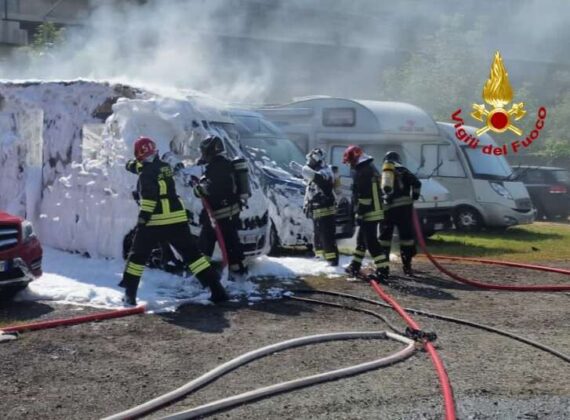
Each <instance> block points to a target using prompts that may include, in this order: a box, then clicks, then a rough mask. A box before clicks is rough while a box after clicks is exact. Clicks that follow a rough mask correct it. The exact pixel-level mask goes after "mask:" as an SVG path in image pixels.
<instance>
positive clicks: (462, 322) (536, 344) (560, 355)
mask: <svg viewBox="0 0 570 420" xmlns="http://www.w3.org/2000/svg"><path fill="white" fill-rule="evenodd" d="M291 292H293V293H320V294H323V295H329V296H338V297H345V298H348V299H353V300H357V301H360V302H367V303H370V304H373V305H378V306H382V307H384V308H390V305H388V304H386V303H383V302H379V301H377V300H373V299H367V298H364V297H360V296H355V295H351V294H348V293H342V292H330V291H328V290H320V289H297V290H291ZM404 309H405V310H406V311H408V312H411V313H414V314H417V315H423V316H427V317H430V318H434V319H439V320H442V321H448V322H453V323H456V324H460V325H467V326H469V327H473V328H478V329H481V330H484V331H489V332H493V333H495V334H499V335H502V336H504V337H509V338H512V339H513V340H516V341H520V342H521V343H524V344H528V345H529V346H532V347H535V348H537V349H539V350H542V351H545V352H547V353H550V354H552V355H553V356H556V357H558V358H560V359H562V360H564V361H565V362H567V363H570V356H568V355H566V354H564V353H561V352H559V351H558V350H556V349H553V348H552V347H549V346H546V345H544V344H542V343H539V342H537V341H534V340H531V339H528V338H524V337H521V336H520V335H517V334H514V333H511V332H508V331H505V330H501V329H498V328H495V327H491V326H488V325H485V324H479V323H477V322H473V321H469V320H466V319H461V318H455V317H451V316H446V315H439V314H435V313H433V312H428V311H423V310H421V309H414V308H404ZM388 325H389V324H388ZM389 326H390V325H389ZM390 328H392V327H391V326H390Z"/></svg>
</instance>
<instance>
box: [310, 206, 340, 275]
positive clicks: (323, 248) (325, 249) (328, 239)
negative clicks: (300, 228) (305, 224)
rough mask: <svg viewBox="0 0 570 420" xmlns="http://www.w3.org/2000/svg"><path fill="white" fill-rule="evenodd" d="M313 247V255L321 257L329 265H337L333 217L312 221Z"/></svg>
mask: <svg viewBox="0 0 570 420" xmlns="http://www.w3.org/2000/svg"><path fill="white" fill-rule="evenodd" d="M313 247H314V251H315V255H317V256H322V257H323V258H324V259H325V260H326V261H327V262H328V263H329V264H330V265H332V266H335V267H336V266H337V265H338V248H337V246H336V220H335V216H334V215H331V216H323V217H318V218H316V219H313Z"/></svg>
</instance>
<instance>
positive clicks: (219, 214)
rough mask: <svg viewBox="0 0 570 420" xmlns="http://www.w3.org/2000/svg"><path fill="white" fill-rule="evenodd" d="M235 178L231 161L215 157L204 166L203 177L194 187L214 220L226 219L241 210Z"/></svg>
mask: <svg viewBox="0 0 570 420" xmlns="http://www.w3.org/2000/svg"><path fill="white" fill-rule="evenodd" d="M235 177H236V175H235V170H234V166H233V164H232V161H231V160H229V159H228V158H226V157H225V156H223V155H216V156H214V158H213V159H212V161H211V162H210V163H208V164H207V165H206V170H205V172H204V176H202V178H200V181H199V184H198V185H197V186H196V187H194V194H195V195H196V196H197V197H200V198H205V199H206V200H208V203H209V204H210V206H211V207H212V211H213V212H214V218H215V219H216V220H221V219H227V218H228V217H231V216H234V215H236V214H238V213H239V212H240V210H241V207H240V201H239V196H238V193H237V187H236V179H235Z"/></svg>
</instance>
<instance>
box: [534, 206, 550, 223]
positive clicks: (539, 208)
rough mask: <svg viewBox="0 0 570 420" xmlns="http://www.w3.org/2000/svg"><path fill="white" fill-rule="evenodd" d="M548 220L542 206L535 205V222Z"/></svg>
mask: <svg viewBox="0 0 570 420" xmlns="http://www.w3.org/2000/svg"><path fill="white" fill-rule="evenodd" d="M545 218H546V219H548V216H547V215H546V212H545V211H544V206H543V205H542V204H537V205H536V220H537V221H539V222H540V221H542V220H544V219H545Z"/></svg>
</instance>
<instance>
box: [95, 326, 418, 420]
mask: <svg viewBox="0 0 570 420" xmlns="http://www.w3.org/2000/svg"><path fill="white" fill-rule="evenodd" d="M363 338H364V339H393V340H397V341H399V342H401V343H404V344H406V347H405V348H404V349H402V350H400V351H398V352H396V353H393V354H391V355H390V356H386V357H382V358H380V359H376V360H373V361H371V362H366V363H361V364H359V365H356V366H351V367H347V368H342V369H337V370H333V371H330V372H326V373H321V374H318V375H312V376H307V377H304V378H300V379H295V380H293V381H288V382H282V383H279V384H276V385H271V386H268V387H263V388H258V389H256V390H253V391H249V392H246V393H243V394H239V395H236V396H233V397H229V398H225V399H221V400H218V401H214V402H211V403H208V404H205V405H202V406H199V407H196V408H193V409H191V410H186V411H183V412H179V413H176V414H174V415H171V416H167V417H164V418H165V419H190V418H196V417H198V416H204V415H206V414H211V413H214V412H216V411H220V410H222V409H226V408H229V407H233V406H235V405H239V404H243V403H246V402H249V401H253V400H257V399H260V398H264V397H267V396H270V395H274V394H277V393H282V392H286V391H292V390H294V389H298V388H302V387H306V386H309V385H313V384H317V383H321V382H325V381H331V380H335V379H340V378H342V377H346V376H352V375H356V374H359V373H362V372H366V371H368V370H372V369H377V368H379V367H383V366H387V365H390V364H393V363H396V362H399V361H402V360H405V359H406V358H408V357H410V356H411V355H412V354H413V353H414V352H415V350H416V347H415V342H414V341H413V340H410V339H409V338H406V337H404V336H401V335H399V334H395V333H391V332H376V331H363V332H342V333H331V334H318V335H311V336H307V337H301V338H294V339H292V340H286V341H282V342H280V343H276V344H271V345H269V346H265V347H262V348H260V349H257V350H254V351H251V352H248V353H245V354H243V355H241V356H238V357H236V358H235V359H232V360H230V361H229V362H226V363H224V364H222V365H220V366H218V367H217V368H215V369H213V370H211V371H209V372H207V373H205V374H204V375H202V376H200V377H198V378H196V379H194V380H192V381H190V382H188V383H187V384H185V385H183V386H181V387H180V388H177V389H175V390H174V391H171V392H169V393H167V394H164V395H161V396H159V397H157V398H154V399H153V400H151V401H148V402H145V403H144V404H141V405H138V406H136V407H133V408H131V409H129V410H126V411H123V412H121V413H118V414H114V415H112V416H109V417H106V418H105V419H104V420H119V419H130V418H135V417H140V416H142V415H144V414H147V413H150V412H152V411H155V410H156V409H158V408H160V407H163V406H165V405H167V404H169V403H171V402H172V401H175V400H177V399H179V398H181V397H183V396H185V395H188V394H189V393H191V392H194V391H196V390H197V389H198V388H201V387H202V386H204V385H206V384H208V383H210V382H212V381H214V380H216V379H218V378H220V377H221V376H223V375H224V374H226V373H228V372H230V371H232V370H234V369H237V368H238V367H240V366H243V365H245V364H247V363H249V362H251V361H253V360H256V359H259V358H261V357H264V356H267V355H270V354H272V353H276V352H278V351H283V350H286V349H289V348H293V347H299V346H303V345H307V344H315V343H322V342H327V341H333V340H353V339H363Z"/></svg>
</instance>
